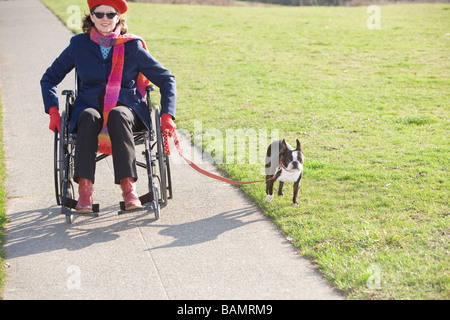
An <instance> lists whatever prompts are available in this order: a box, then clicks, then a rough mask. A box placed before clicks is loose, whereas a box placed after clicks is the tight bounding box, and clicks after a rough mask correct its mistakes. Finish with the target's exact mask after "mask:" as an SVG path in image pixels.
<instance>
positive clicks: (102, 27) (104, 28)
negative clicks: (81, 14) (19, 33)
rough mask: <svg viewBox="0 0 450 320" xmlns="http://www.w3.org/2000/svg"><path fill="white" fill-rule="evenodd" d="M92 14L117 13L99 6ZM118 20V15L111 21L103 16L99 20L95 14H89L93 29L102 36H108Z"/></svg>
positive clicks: (107, 7)
mask: <svg viewBox="0 0 450 320" xmlns="http://www.w3.org/2000/svg"><path fill="white" fill-rule="evenodd" d="M93 12H95V13H118V12H117V10H116V9H114V7H111V6H105V5H101V6H98V7H96V8H95V9H94V10H93ZM119 19H120V15H119V14H117V15H115V16H114V17H113V18H112V19H108V17H107V16H106V15H103V18H101V19H99V18H97V17H96V16H95V14H93V13H91V20H92V22H93V23H94V25H95V28H96V29H97V31H98V32H99V33H101V34H102V35H104V36H107V35H109V34H110V33H111V32H113V31H114V29H115V28H116V25H117V22H118V21H119Z"/></svg>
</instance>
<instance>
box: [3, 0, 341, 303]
mask: <svg viewBox="0 0 450 320" xmlns="http://www.w3.org/2000/svg"><path fill="white" fill-rule="evenodd" d="M86 8H87V6H86ZM0 29H1V32H0V43H1V47H0V88H1V95H2V104H3V113H4V127H3V130H4V142H5V149H6V161H7V174H8V177H7V181H6V188H7V197H8V202H7V215H8V217H9V219H10V221H11V222H10V223H9V224H8V225H7V228H6V233H7V241H6V245H5V249H6V251H7V254H8V256H7V262H8V264H9V268H8V269H7V271H6V272H7V278H6V286H5V288H4V292H3V299H5V300H11V299H275V300H277V299H342V298H343V296H342V295H341V294H339V293H338V292H337V291H336V290H335V289H333V287H332V286H331V285H330V284H329V283H328V282H327V281H326V280H325V279H324V278H323V277H322V275H321V274H320V273H319V272H318V271H317V269H316V268H315V267H314V265H313V264H312V263H311V262H310V261H309V260H308V259H306V258H304V257H302V256H301V255H299V254H298V253H297V251H296V250H295V248H294V246H293V245H292V244H291V243H290V242H289V241H287V240H286V238H285V237H284V236H283V234H282V233H281V232H280V230H279V229H278V228H277V227H276V226H274V224H273V223H272V222H271V221H269V219H268V218H266V216H265V215H264V214H263V213H262V212H261V211H260V210H259V209H258V208H257V207H256V206H255V205H254V204H253V203H252V202H251V201H250V200H248V199H247V198H246V197H245V196H244V194H243V193H242V192H241V191H240V190H239V189H238V188H236V187H234V186H231V185H228V184H226V183H223V182H219V181H215V180H211V179H210V178H207V177H204V176H202V175H200V174H198V173H197V172H195V171H194V170H193V169H191V168H190V167H189V166H188V165H187V164H185V163H184V162H183V161H181V160H180V159H178V158H177V155H175V154H174V155H173V159H172V161H173V164H172V180H173V189H174V199H173V200H170V202H169V205H168V207H166V208H165V209H163V210H162V216H161V218H160V219H159V220H157V221H156V220H155V219H154V215H153V213H151V214H147V213H145V212H139V213H135V214H126V215H120V216H119V215H117V211H118V210H119V205H118V202H119V201H120V199H121V191H120V188H119V187H117V186H116V185H114V184H113V173H112V162H111V160H110V159H107V160H103V161H101V162H99V163H98V167H97V175H96V179H97V180H96V184H95V192H94V198H95V202H98V203H100V206H101V212H100V216H99V217H98V218H86V217H81V218H78V219H77V220H76V221H75V222H74V224H72V225H67V224H66V222H65V218H64V216H62V215H60V214H59V212H60V207H58V206H57V205H56V202H55V195H54V181H53V134H52V133H51V132H50V131H49V129H48V122H49V117H48V115H46V114H45V113H44V111H43V104H42V98H41V92H40V85H39V80H40V78H41V76H42V74H43V73H44V72H45V70H46V68H47V67H48V66H50V64H51V63H52V62H53V60H54V59H55V58H56V57H57V56H58V55H59V54H60V53H61V52H62V50H63V49H64V48H65V47H66V46H67V45H68V43H69V39H70V38H71V37H72V36H73V34H72V33H71V32H70V31H69V30H68V29H67V28H66V27H65V26H64V24H63V23H61V21H59V20H58V19H57V18H56V17H55V16H54V15H53V14H52V13H51V12H50V11H49V10H48V9H47V8H45V7H44V5H43V4H42V3H41V2H40V1H39V0H9V1H4V0H3V1H0ZM131 31H132V30H131ZM160 59H162V58H160ZM174 73H175V75H176V72H174ZM68 88H69V89H70V88H73V75H69V76H68V77H66V79H65V80H64V82H63V83H62V84H61V85H60V86H59V87H58V89H59V92H61V91H62V90H63V89H68ZM60 97H61V96H60ZM63 102H64V99H63V97H61V98H60V105H61V106H62V105H63ZM179 108H183V106H179ZM184 143H185V144H186V143H188V142H184ZM189 148H190V145H189V144H188V145H187V146H186V145H185V147H184V149H185V150H189ZM172 150H173V151H174V152H175V149H173V148H172ZM195 152H197V151H195ZM202 167H203V168H204V169H206V170H210V171H213V172H216V173H217V171H216V170H215V168H214V166H213V165H210V164H208V163H204V164H202ZM144 173H145V171H142V174H141V176H142V177H143V174H144ZM144 180H146V179H145V178H142V179H140V182H141V184H143V183H144V184H145V182H146V181H144ZM140 190H142V192H144V191H145V190H144V186H140ZM263 196H264V195H261V197H263Z"/></svg>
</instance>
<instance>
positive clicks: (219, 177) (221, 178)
mask: <svg viewBox="0 0 450 320" xmlns="http://www.w3.org/2000/svg"><path fill="white" fill-rule="evenodd" d="M163 136H164V139H163V140H164V150H165V152H166V154H167V155H170V147H169V139H168V136H167V132H163ZM173 142H174V143H175V147H176V148H177V150H178V153H179V154H180V156H181V157H182V158H183V159H184V161H186V162H187V163H188V164H189V165H190V166H191V167H192V168H193V169H194V170H196V171H198V172H200V173H201V174H203V175H205V176H207V177H210V178H213V179H216V180H220V181H223V182H227V183H230V184H236V185H243V184H252V183H258V182H266V181H270V180H273V179H275V176H273V177H272V178H270V179H267V180H259V181H245V182H242V181H235V180H231V179H227V178H224V177H221V176H218V175H216V174H213V173H211V172H208V171H206V170H204V169H202V168H200V167H199V166H197V165H196V164H195V163H193V162H192V161H191V160H189V159H188V158H186V157H185V156H184V154H183V152H182V151H181V146H180V141H179V140H178V136H177V134H176V132H175V131H174V132H173Z"/></svg>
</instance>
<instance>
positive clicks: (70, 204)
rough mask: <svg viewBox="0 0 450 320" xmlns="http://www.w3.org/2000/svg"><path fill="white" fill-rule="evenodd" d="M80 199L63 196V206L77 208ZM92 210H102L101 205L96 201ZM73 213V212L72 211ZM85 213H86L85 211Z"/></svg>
mask: <svg viewBox="0 0 450 320" xmlns="http://www.w3.org/2000/svg"><path fill="white" fill-rule="evenodd" d="M77 203H78V201H76V200H74V199H72V198H63V199H62V206H63V207H66V208H70V209H75V207H76V206H77ZM92 211H94V212H97V213H98V212H100V205H99V204H98V203H94V204H93V205H92ZM72 214H73V212H72ZM83 214H84V215H85V213H83Z"/></svg>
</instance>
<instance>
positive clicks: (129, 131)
mask: <svg viewBox="0 0 450 320" xmlns="http://www.w3.org/2000/svg"><path fill="white" fill-rule="evenodd" d="M107 125H108V132H109V136H110V138H111V147H112V158H113V166H114V181H115V183H116V184H119V183H120V180H122V179H124V178H129V177H132V178H135V179H136V180H137V178H138V176H137V170H136V154H135V147H134V139H133V131H140V130H142V129H143V128H144V125H143V124H142V122H141V120H140V119H139V118H138V117H137V116H136V114H135V113H134V111H133V110H132V109H131V108H129V107H126V106H117V107H115V108H114V109H112V110H111V111H110V112H109V115H108V124H107ZM102 126H103V117H102V115H101V114H100V112H99V111H98V110H96V109H94V108H88V109H86V110H84V111H83V112H82V113H81V114H80V117H79V118H78V121H77V127H76V129H75V132H76V134H77V138H76V145H75V156H74V181H75V182H78V178H85V179H89V180H91V181H93V182H95V168H96V161H95V158H96V155H97V149H98V134H99V133H100V131H101V129H102Z"/></svg>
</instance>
